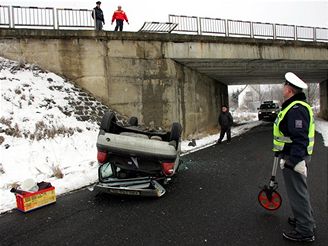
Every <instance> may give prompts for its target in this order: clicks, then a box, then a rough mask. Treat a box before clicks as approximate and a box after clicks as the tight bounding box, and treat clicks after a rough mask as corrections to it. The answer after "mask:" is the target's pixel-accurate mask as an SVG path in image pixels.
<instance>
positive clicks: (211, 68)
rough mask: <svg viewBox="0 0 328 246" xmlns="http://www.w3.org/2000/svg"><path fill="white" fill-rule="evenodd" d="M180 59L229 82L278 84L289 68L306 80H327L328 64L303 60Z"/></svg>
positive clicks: (225, 82) (215, 77)
mask: <svg viewBox="0 0 328 246" xmlns="http://www.w3.org/2000/svg"><path fill="white" fill-rule="evenodd" d="M175 61H177V62H178V63H180V64H182V65H184V66H186V67H189V68H191V69H193V70H196V71H198V72H200V73H202V74H206V75H207V76H209V77H211V78H213V79H215V80H217V81H220V82H221V83H224V84H226V85H238V84H239V85H240V84H279V83H282V82H284V74H285V73H286V72H290V71H292V72H294V73H295V74H297V75H298V76H299V77H300V78H302V79H303V80H304V81H306V82H307V83H320V82H323V81H325V80H327V76H328V75H327V73H328V70H327V69H328V68H327V64H325V63H323V62H322V61H304V60H303V61H302V60H293V61H291V60H264V59H257V60H250V59H249V60H247V59H244V60H240V59H175Z"/></svg>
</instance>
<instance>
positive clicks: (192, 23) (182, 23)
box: [169, 15, 199, 34]
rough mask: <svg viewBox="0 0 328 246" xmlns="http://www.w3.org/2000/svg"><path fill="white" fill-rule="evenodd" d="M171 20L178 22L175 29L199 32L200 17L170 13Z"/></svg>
mask: <svg viewBox="0 0 328 246" xmlns="http://www.w3.org/2000/svg"><path fill="white" fill-rule="evenodd" d="M169 22H171V23H178V26H177V27H176V28H175V30H174V31H178V32H189V33H196V34H198V33H199V29H198V18H197V17H196V16H186V15H169Z"/></svg>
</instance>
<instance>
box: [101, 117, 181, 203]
mask: <svg viewBox="0 0 328 246" xmlns="http://www.w3.org/2000/svg"><path fill="white" fill-rule="evenodd" d="M181 132H182V127H181V125H180V124H179V123H173V124H172V127H171V131H156V130H147V129H142V128H141V127H139V126H138V119H137V118H136V117H131V118H130V120H129V124H127V125H123V124H120V123H118V121H117V118H116V116H115V114H114V113H113V112H106V113H105V115H104V116H103V118H102V121H101V125H100V131H99V135H98V139H97V150H98V153H97V159H98V163H99V165H100V167H99V171H98V177H99V182H98V183H97V184H96V185H95V191H98V192H106V193H110V194H121V195H137V196H157V197H160V196H162V195H164V193H165V188H164V187H163V185H165V184H166V183H167V182H168V181H169V180H171V177H172V176H174V175H175V174H176V172H177V170H178V167H179V164H180V150H181Z"/></svg>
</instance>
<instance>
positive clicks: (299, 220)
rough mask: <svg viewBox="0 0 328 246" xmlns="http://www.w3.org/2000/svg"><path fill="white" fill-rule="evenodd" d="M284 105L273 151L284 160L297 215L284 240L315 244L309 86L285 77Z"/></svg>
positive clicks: (276, 124)
mask: <svg viewBox="0 0 328 246" xmlns="http://www.w3.org/2000/svg"><path fill="white" fill-rule="evenodd" d="M285 79H286V82H285V85H284V89H283V96H284V99H285V101H284V103H283V104H282V108H281V111H280V112H279V115H278V117H277V119H276V121H275V123H274V126H273V151H275V155H276V156H278V157H280V167H281V169H282V173H283V177H284V181H285V186H286V191H287V195H288V198H289V203H290V206H291V210H292V213H293V216H292V217H289V218H288V223H289V224H291V225H292V226H293V230H291V231H289V232H284V233H283V237H284V238H285V239H287V240H291V241H299V242H313V241H314V240H315V236H314V228H315V221H314V218H313V210H312V207H311V203H310V196H309V192H308V184H307V168H308V164H309V163H310V160H311V155H312V151H313V146H314V135H315V126H314V117H313V111H312V108H311V106H310V105H309V104H308V103H307V102H306V96H305V94H304V93H303V92H302V89H306V88H307V85H306V84H305V83H304V82H303V81H302V80H301V79H300V78H298V77H297V76H296V75H295V74H294V73H291V72H288V73H286V75H285Z"/></svg>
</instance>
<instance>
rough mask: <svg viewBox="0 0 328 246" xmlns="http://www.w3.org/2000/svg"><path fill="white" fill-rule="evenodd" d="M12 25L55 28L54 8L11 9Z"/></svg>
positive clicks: (14, 7) (15, 7)
mask: <svg viewBox="0 0 328 246" xmlns="http://www.w3.org/2000/svg"><path fill="white" fill-rule="evenodd" d="M12 23H13V28H15V27H52V28H55V25H54V24H55V14H54V8H40V7H20V6H13V7H12Z"/></svg>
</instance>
